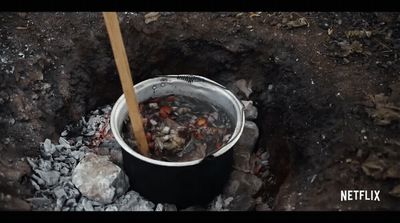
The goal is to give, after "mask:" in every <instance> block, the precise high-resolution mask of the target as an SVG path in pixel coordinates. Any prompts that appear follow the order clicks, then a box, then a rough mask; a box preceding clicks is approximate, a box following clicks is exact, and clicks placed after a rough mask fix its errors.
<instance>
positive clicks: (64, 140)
mask: <svg viewBox="0 0 400 223" xmlns="http://www.w3.org/2000/svg"><path fill="white" fill-rule="evenodd" d="M58 143H60V145H61V146H64V147H65V148H71V145H70V144H69V142H68V140H66V139H65V138H64V137H60V138H59V140H58Z"/></svg>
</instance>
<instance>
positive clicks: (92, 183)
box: [72, 153, 129, 204]
mask: <svg viewBox="0 0 400 223" xmlns="http://www.w3.org/2000/svg"><path fill="white" fill-rule="evenodd" d="M72 182H73V183H74V184H75V186H76V187H77V188H78V189H79V191H80V192H81V193H82V195H84V196H86V197H88V198H90V199H92V200H94V201H98V202H101V203H104V204H108V203H111V202H112V201H113V200H114V199H115V198H116V197H118V196H120V195H122V194H124V193H125V192H126V191H127V190H128V188H129V180H128V177H127V176H126V174H125V173H124V172H123V171H122V169H121V168H120V167H118V166H117V165H115V164H114V163H112V162H110V161H109V160H108V157H106V156H97V155H95V154H93V153H90V154H88V155H87V156H86V157H85V158H83V159H82V160H81V161H80V162H79V164H78V165H77V166H76V167H75V169H74V170H73V172H72Z"/></svg>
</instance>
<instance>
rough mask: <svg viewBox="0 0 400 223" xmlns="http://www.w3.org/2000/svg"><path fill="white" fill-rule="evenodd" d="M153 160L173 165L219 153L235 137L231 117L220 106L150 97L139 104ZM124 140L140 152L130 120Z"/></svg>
mask: <svg viewBox="0 0 400 223" xmlns="http://www.w3.org/2000/svg"><path fill="white" fill-rule="evenodd" d="M139 109H140V113H141V114H142V117H143V125H144V130H145V134H146V139H147V142H148V144H149V150H150V158H152V159H156V160H162V161H170V162H185V161H192V160H197V159H202V158H204V157H205V156H207V155H209V154H212V153H214V152H216V151H218V150H219V149H220V148H221V147H222V146H224V144H226V143H227V142H228V141H229V139H230V137H231V136H232V133H233V130H234V128H235V126H234V124H233V122H232V119H231V117H230V116H229V115H228V114H227V113H226V112H225V111H224V110H223V109H221V108H220V107H219V106H216V105H213V104H210V103H209V102H206V101H202V100H199V99H195V98H192V97H187V96H182V95H168V96H163V97H157V98H150V99H148V100H146V101H144V102H141V103H139ZM122 135H123V138H124V141H125V142H126V143H127V144H128V145H129V146H130V147H131V148H133V149H135V150H136V151H137V152H138V149H137V145H136V142H135V140H134V138H133V131H132V127H131V124H130V121H129V117H128V118H127V119H126V120H125V121H124V124H123V127H122Z"/></svg>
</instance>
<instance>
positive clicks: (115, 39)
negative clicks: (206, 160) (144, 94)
mask: <svg viewBox="0 0 400 223" xmlns="http://www.w3.org/2000/svg"><path fill="white" fill-rule="evenodd" d="M103 17H104V20H105V24H106V27H107V32H108V36H109V37H110V42H111V47H112V50H113V53H114V58H115V63H116V65H117V69H118V73H119V77H120V80H121V85H122V90H123V91H124V95H125V100H126V104H127V106H128V113H129V118H130V120H131V124H132V128H133V133H134V136H133V137H134V138H135V139H136V142H137V145H138V147H139V151H140V153H141V154H142V155H144V156H148V154H149V146H148V144H147V140H146V136H145V133H144V129H143V121H142V117H141V114H140V110H139V106H138V102H137V99H136V93H135V90H134V88H133V86H134V85H133V81H132V76H131V70H130V68H129V63H128V57H127V56H126V52H125V46H124V42H123V40H122V35H121V29H120V27H119V21H118V15H117V13H116V12H103Z"/></svg>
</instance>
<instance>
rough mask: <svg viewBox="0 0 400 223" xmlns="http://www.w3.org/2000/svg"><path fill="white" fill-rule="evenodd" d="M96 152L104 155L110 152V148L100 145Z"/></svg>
mask: <svg viewBox="0 0 400 223" xmlns="http://www.w3.org/2000/svg"><path fill="white" fill-rule="evenodd" d="M97 152H98V155H101V156H106V155H109V154H110V149H109V148H108V147H105V146H101V147H99V149H98V150H97Z"/></svg>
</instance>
